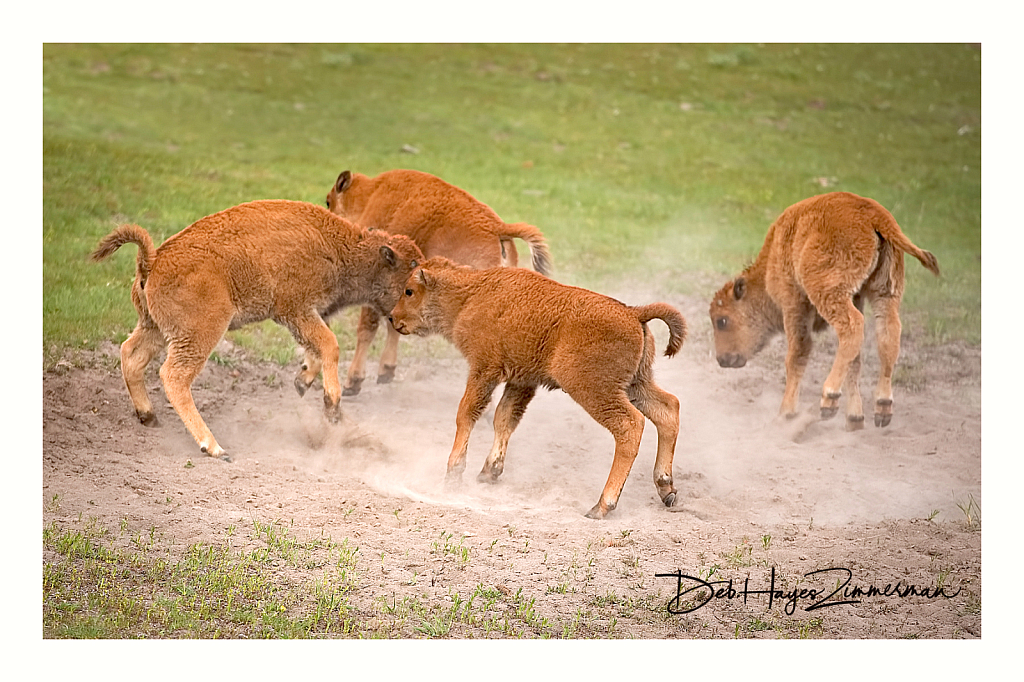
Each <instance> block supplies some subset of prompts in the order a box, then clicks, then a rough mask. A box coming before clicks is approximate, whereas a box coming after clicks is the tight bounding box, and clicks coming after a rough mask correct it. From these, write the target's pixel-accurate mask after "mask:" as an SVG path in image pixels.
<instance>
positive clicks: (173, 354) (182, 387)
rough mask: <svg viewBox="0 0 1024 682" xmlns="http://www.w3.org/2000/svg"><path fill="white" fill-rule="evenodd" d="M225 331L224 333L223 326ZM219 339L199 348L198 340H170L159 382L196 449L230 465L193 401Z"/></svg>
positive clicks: (229, 459) (228, 458)
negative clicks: (195, 383)
mask: <svg viewBox="0 0 1024 682" xmlns="http://www.w3.org/2000/svg"><path fill="white" fill-rule="evenodd" d="M224 328H225V330H226V329H227V325H226V324H225V325H224ZM219 339H220V337H219V336H218V337H217V338H216V339H215V340H214V341H213V343H207V344H203V345H202V346H200V343H201V342H200V341H199V340H197V339H184V340H171V341H170V343H169V346H168V349H167V359H166V360H165V361H164V364H163V365H162V366H161V367H160V380H161V381H162V382H163V385H164V392H165V393H166V394H167V400H168V401H169V402H170V403H171V406H172V407H173V408H174V411H175V412H177V413H178V416H179V417H181V421H182V422H183V423H184V424H185V428H186V429H188V432H189V434H191V435H192V437H193V438H194V439H195V441H196V443H198V444H199V449H200V450H202V451H203V452H204V453H206V454H207V455H209V456H211V457H219V458H220V459H223V460H225V461H227V462H230V461H231V457H229V456H228V454H227V453H226V452H225V451H224V449H223V448H222V447H221V446H220V445H218V444H217V439H216V438H214V437H213V433H212V432H211V431H210V428H209V427H208V426H207V425H206V422H204V421H203V418H202V417H201V416H200V414H199V410H198V409H196V404H195V401H194V400H193V399H192V382H193V381H195V378H196V376H198V374H199V372H200V371H202V369H203V366H204V365H205V364H206V358H207V356H208V355H209V354H210V352H211V351H213V347H214V346H215V345H216V342H217V341H218V340H219ZM206 346H209V347H206Z"/></svg>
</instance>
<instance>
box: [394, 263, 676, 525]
mask: <svg viewBox="0 0 1024 682" xmlns="http://www.w3.org/2000/svg"><path fill="white" fill-rule="evenodd" d="M655 318H659V319H661V320H663V321H664V322H665V323H666V324H667V325H668V328H669V342H668V348H667V350H666V351H665V354H666V355H669V356H671V355H675V353H676V352H678V351H679V348H680V347H681V346H682V344H683V339H684V338H685V336H686V322H685V321H684V320H683V316H682V315H680V314H679V312H678V311H677V310H676V309H675V308H672V307H671V306H669V305H667V304H665V303H654V304H651V305H646V306H640V307H636V308H632V307H629V306H626V305H623V304H622V303H619V302H618V301H616V300H614V299H611V298H608V297H607V296H602V295H600V294H596V293H594V292H591V291H587V290H585V289H577V288H575V287H570V286H565V285H563V284H559V283H557V282H554V281H552V280H550V279H548V278H547V277H544V276H542V275H539V274H537V273H535V272H532V271H530V270H523V269H520V268H492V269H488V270H474V269H471V268H468V267H464V266H458V265H456V264H455V263H452V262H451V261H449V260H447V259H445V258H431V259H429V260H428V261H427V262H426V263H424V264H423V266H422V267H421V268H420V269H418V270H416V272H415V273H413V275H412V277H411V278H410V279H409V282H408V284H406V289H405V295H404V296H403V297H402V298H401V299H400V300H399V303H398V305H397V306H395V309H394V310H393V311H392V312H391V317H390V320H391V323H392V325H394V327H395V329H396V330H398V332H400V333H402V334H418V335H421V336H425V335H427V334H432V333H436V334H441V335H442V336H444V337H445V338H446V339H447V340H448V341H450V342H451V343H452V344H454V345H455V347H456V348H458V349H459V351H460V352H461V353H462V354H463V356H465V358H466V360H467V361H468V363H469V378H468V381H467V382H466V392H465V394H464V395H463V397H462V402H460V403H459V410H458V414H457V417H456V432H455V444H454V446H453V447H452V452H451V455H450V456H449V457H448V473H447V476H446V479H447V480H448V481H449V483H456V482H458V481H459V480H461V477H462V472H463V470H464V469H465V468H466V447H467V445H468V443H469V433H470V431H471V430H472V428H473V425H474V424H475V423H476V420H477V419H479V417H480V414H481V413H482V412H483V410H484V408H485V407H486V406H487V403H488V402H489V401H490V399H491V393H492V392H493V391H494V389H495V387H496V386H497V385H498V384H499V383H501V382H505V391H504V393H503V394H502V396H501V400H500V402H499V403H498V406H497V408H495V411H494V445H493V447H492V448H491V452H490V454H489V455H488V456H487V461H486V462H484V466H483V470H482V471H481V472H480V475H479V476H478V477H477V479H478V480H480V481H485V482H495V481H497V479H498V476H500V475H501V472H502V470H503V469H504V466H505V451H506V448H507V446H508V439H509V437H510V436H511V435H512V431H513V430H514V429H515V427H516V425H517V424H518V423H519V420H520V419H521V418H522V416H523V412H524V411H525V410H526V406H527V405H528V404H529V402H530V400H531V399H532V398H533V396H534V393H535V392H536V390H537V387H538V386H544V387H546V388H548V389H554V388H561V389H562V390H563V391H565V392H566V393H568V394H569V395H570V396H571V397H572V398H573V400H575V401H576V402H577V403H579V404H580V405H581V406H582V407H583V409H585V410H586V411H587V412H588V413H589V414H590V416H591V417H593V418H594V419H595V420H596V421H597V422H598V423H599V424H601V425H602V426H604V427H605V428H606V429H608V430H609V431H611V433H612V436H614V437H615V458H614V460H613V462H612V469H611V473H610V474H609V476H608V482H607V483H606V484H605V487H604V491H603V492H602V493H601V499H600V501H599V502H598V503H597V504H596V505H595V506H594V508H593V509H591V510H590V512H588V513H587V516H588V517H590V518H594V519H600V518H604V516H605V515H606V514H607V513H608V512H610V511H611V510H612V509H614V508H615V505H616V503H617V502H618V499H619V493H621V492H622V486H623V484H624V483H625V482H626V477H627V476H628V475H629V470H630V468H631V467H632V466H633V460H634V459H635V458H636V454H637V450H638V449H639V447H640V436H641V435H642V434H643V430H644V417H645V416H646V417H648V418H649V419H650V420H651V421H652V422H654V425H655V426H656V427H657V429H658V454H657V460H656V461H655V464H654V484H655V486H656V487H657V490H658V495H659V496H660V497H661V499H662V501H663V502H664V503H665V505H666V506H669V507H671V506H672V504H673V502H675V495H676V489H675V487H674V486H673V485H672V457H673V453H674V451H675V445H676V436H677V435H678V433H679V401H678V400H677V399H676V397H675V396H674V395H672V394H671V393H668V392H666V391H663V390H662V389H661V388H659V387H658V386H657V385H656V384H655V383H654V380H653V378H652V371H651V364H652V363H653V361H654V338H653V336H652V334H651V332H650V330H649V329H648V328H647V322H649V321H650V320H653V319H655Z"/></svg>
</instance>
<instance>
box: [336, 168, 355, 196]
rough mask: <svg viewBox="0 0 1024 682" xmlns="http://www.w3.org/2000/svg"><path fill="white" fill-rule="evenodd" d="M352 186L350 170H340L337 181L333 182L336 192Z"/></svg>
mask: <svg viewBox="0 0 1024 682" xmlns="http://www.w3.org/2000/svg"><path fill="white" fill-rule="evenodd" d="M351 186H352V171H347V170H346V171H341V175H339V176H338V180H337V182H335V183H334V189H335V191H336V192H337V193H338V194H341V193H342V192H344V191H345V190H347V189H348V188H349V187H351Z"/></svg>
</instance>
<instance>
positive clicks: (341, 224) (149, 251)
mask: <svg viewBox="0 0 1024 682" xmlns="http://www.w3.org/2000/svg"><path fill="white" fill-rule="evenodd" d="M128 242H132V243H134V244H137V245H138V247H139V253H138V258H137V261H136V271H135V282H134V284H132V302H133V303H134V304H135V309H136V311H138V314H139V323H138V326H136V327H135V331H133V332H132V334H131V336H129V337H128V339H127V340H126V341H125V342H124V343H123V344H121V372H122V373H123V375H124V381H125V385H126V386H127V387H128V393H129V395H130V396H131V399H132V403H133V404H134V405H135V412H136V414H137V415H138V417H139V420H140V421H141V422H142V423H143V424H145V425H147V426H155V425H156V423H157V420H156V416H155V415H154V414H153V406H152V404H151V403H150V401H149V397H148V396H147V395H146V385H145V371H146V366H147V365H148V364H149V362H150V360H152V359H153V357H154V356H155V355H156V354H157V353H159V352H160V351H161V350H162V349H163V348H164V346H166V347H167V360H166V361H165V362H164V364H163V366H162V367H161V368H160V379H161V380H162V382H163V385H164V391H165V392H166V393H167V399H168V400H169V401H170V403H171V405H172V406H173V407H174V409H175V411H176V412H177V413H178V415H179V416H180V417H181V419H182V421H183V422H184V423H185V427H186V428H187V429H188V432H189V433H190V434H192V437H193V438H195V440H196V442H197V443H198V444H199V447H200V449H201V450H202V451H203V452H205V453H207V454H209V455H211V456H214V457H221V458H222V459H226V460H228V461H230V458H229V457H227V454H226V453H225V452H224V450H223V449H222V448H221V447H220V445H218V444H217V441H216V439H214V437H213V434H212V433H211V432H210V429H209V428H208V427H207V426H206V424H205V422H203V418H202V417H201V416H199V411H198V410H197V409H196V406H195V403H194V402H193V400H192V390H191V386H192V382H193V380H194V379H195V378H196V375H198V374H199V372H200V370H202V368H203V366H204V365H205V364H206V359H207V357H209V355H210V352H211V351H212V350H213V348H214V346H216V345H217V342H218V341H220V339H221V337H223V336H224V332H226V331H227V330H228V329H236V328H238V327H241V326H242V325H244V324H247V323H249V322H257V321H259V320H265V319H272V320H274V321H275V322H277V323H278V324H281V325H284V326H285V327H287V328H288V330H289V331H290V332H291V333H292V336H294V337H295V340H296V341H297V342H298V343H299V344H300V345H301V346H302V347H303V348H304V349H305V352H306V357H305V361H304V362H303V365H302V369H301V371H300V372H299V375H298V376H297V377H296V379H295V387H296V389H297V390H298V392H299V395H302V394H303V393H304V392H305V390H306V389H307V388H308V387H309V385H310V384H312V383H313V380H314V379H315V378H316V376H317V374H318V373H319V372H320V370H321V368H322V369H323V374H324V412H325V414H326V415H327V417H328V418H329V419H330V420H331V421H335V422H336V421H337V420H338V419H339V418H340V415H341V410H340V407H341V406H340V398H341V386H340V384H339V381H338V340H337V338H335V336H334V333H333V332H332V331H331V330H330V328H329V327H328V326H327V325H326V324H325V323H324V319H323V318H324V317H325V316H327V315H329V314H330V313H332V312H333V311H335V310H338V309H339V308H342V307H343V306H349V305H358V304H362V305H369V306H372V307H373V308H374V309H375V310H377V311H378V312H379V313H381V314H387V312H388V311H389V310H390V309H391V308H392V307H393V306H394V304H395V302H396V301H397V300H398V297H399V295H400V294H401V292H402V289H403V287H404V284H405V281H406V280H407V279H408V278H409V275H410V273H411V272H412V271H413V269H414V268H415V267H416V265H417V262H422V260H423V255H422V253H421V252H420V250H419V248H417V247H416V244H414V243H413V241H412V240H411V239H409V238H408V237H403V236H391V235H389V234H386V233H384V232H378V231H369V230H365V229H363V228H360V227H358V226H356V225H353V224H352V223H350V222H348V221H347V220H343V219H342V218H339V217H338V216H336V215H334V214H332V213H331V212H330V211H327V210H326V209H324V208H323V207H321V206H316V205H314V204H308V203H303V202H297V201H254V202H251V203H247V204H241V205H240V206H235V207H234V208H229V209H227V210H225V211H221V212H220V213H215V214H213V215H211V216H207V217H206V218H203V219H201V220H199V221H197V222H195V223H193V224H192V225H189V226H188V227H186V228H185V229H184V230H182V231H181V232H179V233H178V234H176V235H174V236H172V237H170V238H169V239H168V240H167V241H165V242H164V243H163V244H162V245H161V246H160V248H154V245H153V240H152V239H151V238H150V236H149V233H147V232H146V231H145V230H144V229H142V228H141V227H139V226H138V225H123V226H121V227H119V228H118V229H116V230H114V231H113V232H112V233H110V234H109V235H107V236H106V237H105V238H104V239H103V240H102V241H101V242H100V244H99V246H98V247H97V248H96V250H95V252H93V254H92V258H93V259H94V260H97V261H99V260H103V259H104V258H106V257H108V256H109V255H110V254H112V253H113V252H114V251H116V250H117V249H119V248H120V247H121V246H123V245H124V244H127V243H128Z"/></svg>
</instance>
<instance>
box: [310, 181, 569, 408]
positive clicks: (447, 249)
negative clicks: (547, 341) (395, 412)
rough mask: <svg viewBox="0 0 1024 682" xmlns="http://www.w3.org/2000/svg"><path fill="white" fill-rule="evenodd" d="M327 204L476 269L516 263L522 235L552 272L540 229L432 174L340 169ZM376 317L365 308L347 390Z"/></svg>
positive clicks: (389, 356) (391, 341)
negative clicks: (511, 220)
mask: <svg viewBox="0 0 1024 682" xmlns="http://www.w3.org/2000/svg"><path fill="white" fill-rule="evenodd" d="M327 208H329V209H330V210H331V211H333V212H334V213H337V214H338V215H340V216H341V217H343V218H348V219H349V220H351V221H353V222H355V223H358V224H359V225H365V226H366V227H378V228H380V229H382V230H385V231H387V232H390V233H392V234H404V235H408V236H410V237H412V238H413V239H414V240H415V241H416V244H417V245H418V246H419V247H420V248H421V249H423V254H424V255H425V256H426V257H427V258H431V257H433V256H445V257H447V258H450V259H452V260H453V261H455V262H456V263H461V264H463V265H470V266H472V267H474V268H491V267H497V266H499V265H508V266H512V267H514V266H516V265H518V262H519V257H518V254H517V253H516V247H515V244H514V243H513V241H512V239H513V238H519V239H523V240H525V241H526V242H527V244H529V246H530V251H531V252H532V254H533V268H534V270H536V271H537V272H539V273H541V274H543V275H548V274H550V271H551V254H550V253H549V252H548V247H547V244H546V243H545V241H544V235H542V234H541V232H540V230H538V229H537V228H536V227H534V226H533V225H527V224H526V223H514V224H508V223H506V222H505V221H503V220H502V219H501V218H499V217H498V214H496V213H495V212H494V211H492V210H491V208H490V207H489V206H487V205H486V204H484V203H482V202H480V201H477V200H476V199H474V198H473V197H472V196H471V195H470V194H469V193H468V192H466V191H464V190H461V189H459V188H458V187H455V186H453V185H450V184H448V183H447V182H445V181H444V180H441V179H440V178H438V177H435V176H433V175H430V174H429V173H422V172H420V171H414V170H391V171H387V172H385V173H381V174H380V175H378V176H376V177H373V178H369V177H367V176H365V175H363V174H361V173H351V172H350V171H344V172H343V173H342V174H341V175H339V176H338V179H337V181H336V182H335V183H334V187H332V188H331V191H330V193H328V195H327ZM379 322H380V317H379V316H378V315H377V314H376V313H375V312H374V311H373V310H371V309H369V308H363V311H362V314H361V316H360V318H359V328H358V332H357V335H356V351H355V356H354V357H353V358H352V364H351V365H349V369H348V376H347V377H346V378H345V395H355V394H357V393H359V389H360V387H361V385H362V383H363V379H364V378H365V377H366V354H367V351H368V350H369V348H370V343H371V342H372V341H373V337H374V336H375V335H376V334H377V325H378V323H379ZM387 332H388V339H387V344H386V345H385V347H384V351H383V353H381V358H380V370H379V371H378V373H377V382H378V383H382V384H383V383H387V382H389V381H391V380H392V378H394V376H395V367H396V365H397V364H398V334H397V333H396V332H395V330H394V329H391V328H390V327H388V329H387Z"/></svg>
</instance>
